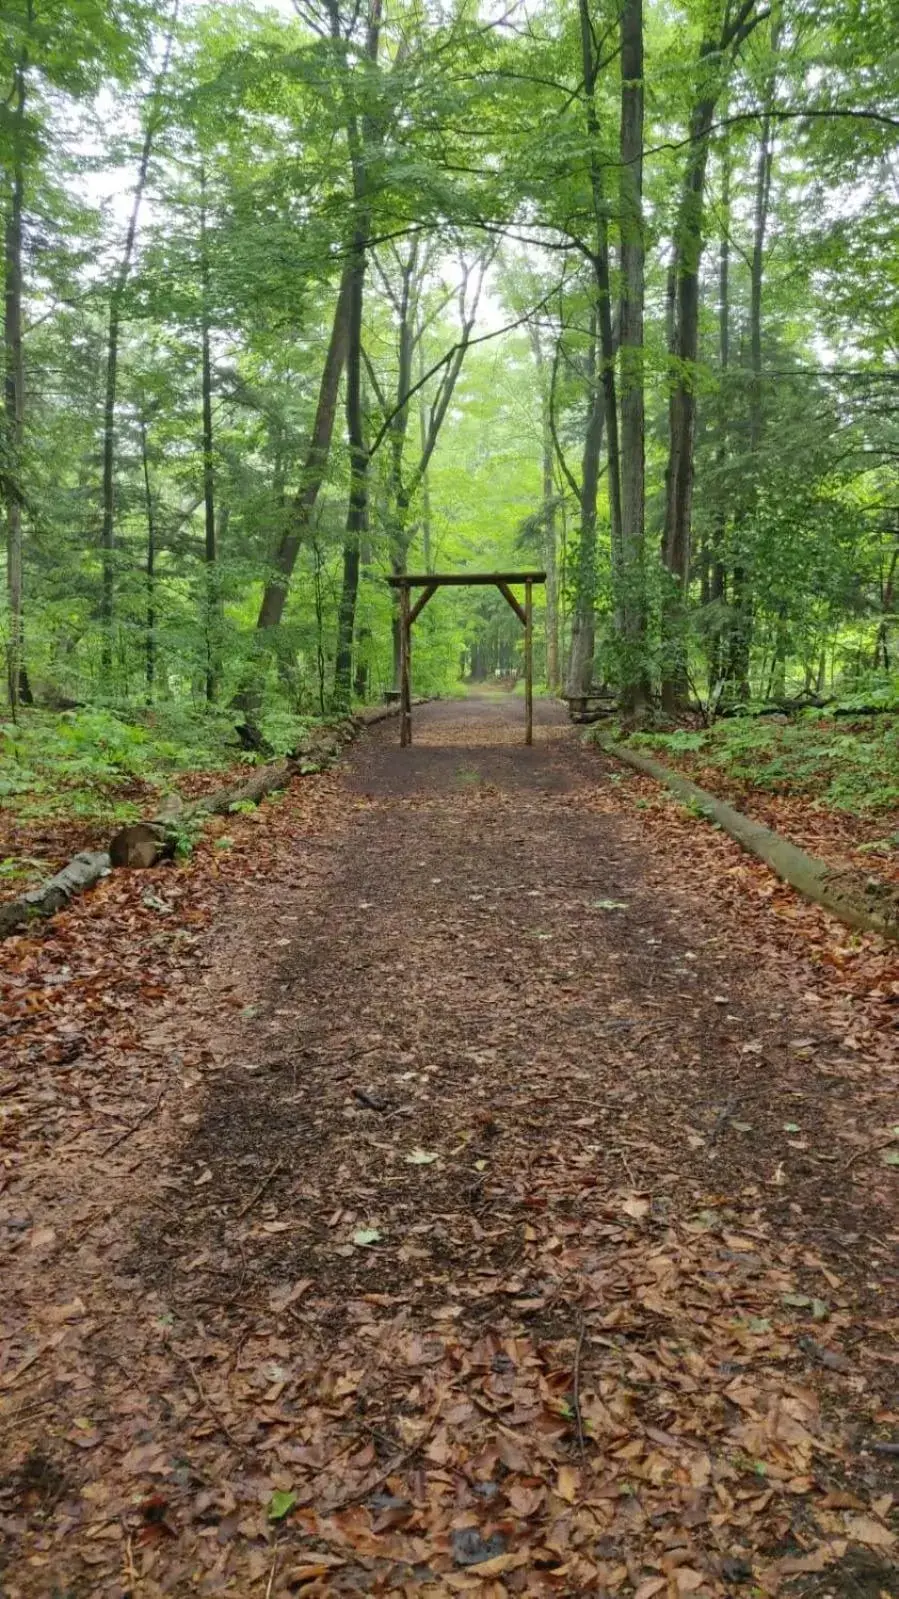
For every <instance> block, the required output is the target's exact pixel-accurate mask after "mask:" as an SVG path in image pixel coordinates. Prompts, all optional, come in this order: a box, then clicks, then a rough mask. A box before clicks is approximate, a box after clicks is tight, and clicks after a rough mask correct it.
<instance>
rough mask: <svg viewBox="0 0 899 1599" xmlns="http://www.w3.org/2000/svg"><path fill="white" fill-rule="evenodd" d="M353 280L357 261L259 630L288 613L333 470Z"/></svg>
mask: <svg viewBox="0 0 899 1599" xmlns="http://www.w3.org/2000/svg"><path fill="white" fill-rule="evenodd" d="M351 279H352V262H350V263H348V265H347V266H346V267H345V269H344V272H343V276H342V277H341V280H340V289H339V292H338V295H337V304H336V306H335V308H334V321H333V323H332V325H331V337H330V340H329V342H328V352H327V355H326V356H325V365H324V369H323V371H322V377H321V383H320V384H319V390H318V403H317V405H316V408H315V417H314V420H313V423H312V432H311V434H310V436H309V443H308V445H307V447H306V456H305V459H304V461H303V468H302V472H301V475H300V485H301V486H300V488H299V490H298V492H297V495H296V498H295V499H294V501H293V504H292V506H291V507H290V512H289V515H288V518H287V522H286V525H285V527H284V530H283V532H282V534H281V536H280V538H279V540H278V546H277V549H276V550H275V552H274V555H273V558H272V567H273V569H274V575H273V576H272V577H270V578H269V580H268V582H267V583H266V585H265V590H264V593H263V596H262V604H261V605H260V607H259V616H258V619H257V622H256V626H257V628H275V627H277V626H278V625H279V623H280V621H281V618H282V616H283V615H284V606H285V604H286V603H287V594H288V589H289V587H290V579H291V575H292V573H293V569H294V566H295V565H296V559H297V555H298V554H299V551H300V545H301V544H302V542H303V539H304V537H305V536H306V534H307V533H308V532H309V529H310V527H311V525H312V516H313V512H314V510H315V506H316V501H317V500H318V496H319V490H320V489H321V486H322V484H323V482H324V480H325V473H326V472H327V469H328V457H329V455H330V453H331V440H332V438H333V435H334V422H335V420H336V416H337V396H338V393H339V390H340V379H341V376H342V373H343V368H344V363H345V361H346V348H347V319H348V314H349V303H350V284H351Z"/></svg>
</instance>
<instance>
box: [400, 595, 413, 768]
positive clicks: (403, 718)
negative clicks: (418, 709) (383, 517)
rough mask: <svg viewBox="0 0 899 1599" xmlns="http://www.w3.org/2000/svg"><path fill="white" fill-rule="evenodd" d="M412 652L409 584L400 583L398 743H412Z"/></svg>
mask: <svg viewBox="0 0 899 1599" xmlns="http://www.w3.org/2000/svg"><path fill="white" fill-rule="evenodd" d="M411 654H412V622H411V619H410V616H409V585H408V583H402V584H401V585H400V744H401V746H402V747H403V748H404V749H405V747H406V745H407V744H411V743H412V682H411V675H410V661H409V657H410V655H411Z"/></svg>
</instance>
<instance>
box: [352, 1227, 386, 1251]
mask: <svg viewBox="0 0 899 1599" xmlns="http://www.w3.org/2000/svg"><path fill="white" fill-rule="evenodd" d="M380 1242H381V1234H380V1232H379V1231H378V1229H377V1227H359V1228H358V1229H357V1231H356V1232H354V1234H353V1243H354V1244H358V1245H359V1248H360V1249H367V1248H368V1246H369V1244H379V1243H380Z"/></svg>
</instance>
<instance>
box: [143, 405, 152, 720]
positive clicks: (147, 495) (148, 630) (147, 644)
mask: <svg viewBox="0 0 899 1599" xmlns="http://www.w3.org/2000/svg"><path fill="white" fill-rule="evenodd" d="M140 450H141V462H142V465H143V472H144V505H145V507H146V516H147V560H146V568H145V572H146V585H147V609H146V627H145V633H144V651H145V668H144V671H145V677H146V684H147V704H148V705H152V704H153V694H154V689H155V684H156V508H155V506H154V504H153V492H152V489H151V487H150V456H149V451H148V449H147V424H146V421H145V420H144V418H143V417H142V418H141V424H140Z"/></svg>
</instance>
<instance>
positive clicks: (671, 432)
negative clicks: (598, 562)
mask: <svg viewBox="0 0 899 1599" xmlns="http://www.w3.org/2000/svg"><path fill="white" fill-rule="evenodd" d="M711 50H712V47H711V45H710V44H709V43H708V42H706V43H705V44H704V45H703V47H702V50H701V52H700V70H702V63H703V59H704V57H706V56H707V55H709V54H710V53H711ZM716 103H717V95H713V94H706V95H704V96H703V97H701V98H700V99H699V100H698V101H697V104H696V105H695V106H694V108H693V112H692V115H691V117H690V144H689V147H688V156H687V171H686V175H685V178H684V184H683V189H682V192H681V198H680V204H679V207H678V216H677V225H676V229H675V254H676V262H677V265H676V277H675V305H674V358H675V362H676V368H675V377H674V382H673V385H672V389H671V395H670V399H669V403H668V469H667V474H666V480H665V488H666V495H665V498H666V504H665V533H664V541H663V549H662V556H663V560H664V564H665V566H666V568H667V570H668V572H669V574H670V578H671V582H672V585H673V589H674V594H673V595H670V596H669V598H668V602H667V604H666V606H665V608H664V610H665V618H664V620H665V623H666V626H665V633H666V638H665V646H666V651H667V659H666V663H665V671H664V676H663V681H662V703H663V705H664V707H665V709H666V710H667V711H676V710H677V709H678V708H679V707H680V706H681V705H682V704H683V703H684V702H685V701H686V698H687V673H688V666H687V641H686V638H685V636H684V632H685V622H686V618H685V606H686V598H687V589H688V587H689V582H690V554H691V551H690V530H691V518H692V504H693V451H694V440H695V433H696V373H695V368H696V358H697V354H698V346H699V267H700V262H701V259H702V250H703V237H702V223H703V209H704V208H703V186H704V184H705V173H706V165H707V162H708V151H709V135H710V133H711V129H712V122H713V120H714V115H715V105H716Z"/></svg>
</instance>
